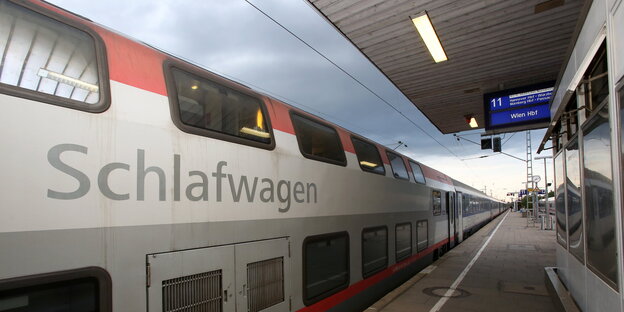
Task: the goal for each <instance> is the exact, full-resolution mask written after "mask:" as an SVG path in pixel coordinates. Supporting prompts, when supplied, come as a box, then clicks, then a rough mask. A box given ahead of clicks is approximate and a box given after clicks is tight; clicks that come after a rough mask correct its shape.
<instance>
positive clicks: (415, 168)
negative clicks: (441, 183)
mask: <svg viewBox="0 0 624 312" xmlns="http://www.w3.org/2000/svg"><path fill="white" fill-rule="evenodd" d="M410 167H412V174H414V180H416V182H418V183H422V184H425V183H426V181H425V175H424V174H423V172H422V168H420V165H419V164H417V163H415V162H413V161H410Z"/></svg>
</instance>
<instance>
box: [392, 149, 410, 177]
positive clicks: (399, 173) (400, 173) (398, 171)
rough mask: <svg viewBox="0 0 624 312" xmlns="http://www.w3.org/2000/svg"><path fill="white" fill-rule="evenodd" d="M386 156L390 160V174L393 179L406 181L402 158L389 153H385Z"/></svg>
mask: <svg viewBox="0 0 624 312" xmlns="http://www.w3.org/2000/svg"><path fill="white" fill-rule="evenodd" d="M386 154H387V155H388V159H389V160H390V167H391V168H392V174H393V175H394V177H395V178H397V179H403V180H408V179H409V175H408V174H407V169H406V168H405V163H404V162H403V157H401V156H399V155H398V154H395V153H391V152H387V153H386Z"/></svg>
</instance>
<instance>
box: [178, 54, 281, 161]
mask: <svg viewBox="0 0 624 312" xmlns="http://www.w3.org/2000/svg"><path fill="white" fill-rule="evenodd" d="M191 71H195V70H194V69H192V68H189V71H186V70H181V69H179V68H177V67H174V65H172V66H171V69H170V70H169V72H170V76H168V80H169V81H168V82H169V91H170V92H169V93H170V97H171V100H172V101H171V106H172V107H171V113H172V116H173V121H174V123H175V124H176V125H177V126H178V127H179V128H180V129H182V130H183V131H185V132H189V133H194V134H199V135H204V136H208V137H214V138H216V139H220V140H225V141H230V142H235V143H241V144H246V145H252V146H256V147H261V148H266V149H272V148H273V147H274V142H273V140H272V137H273V136H272V130H271V127H270V124H269V121H268V119H267V113H266V110H265V108H264V105H263V104H262V101H261V100H260V99H259V98H257V97H255V96H254V95H253V94H251V93H249V92H246V91H243V90H239V89H237V88H236V86H235V85H234V84H233V83H231V82H228V81H225V80H223V81H218V80H219V78H217V77H214V78H213V79H208V78H206V77H204V76H208V75H207V74H205V73H201V72H199V71H197V72H193V73H191ZM240 89H242V88H240Z"/></svg>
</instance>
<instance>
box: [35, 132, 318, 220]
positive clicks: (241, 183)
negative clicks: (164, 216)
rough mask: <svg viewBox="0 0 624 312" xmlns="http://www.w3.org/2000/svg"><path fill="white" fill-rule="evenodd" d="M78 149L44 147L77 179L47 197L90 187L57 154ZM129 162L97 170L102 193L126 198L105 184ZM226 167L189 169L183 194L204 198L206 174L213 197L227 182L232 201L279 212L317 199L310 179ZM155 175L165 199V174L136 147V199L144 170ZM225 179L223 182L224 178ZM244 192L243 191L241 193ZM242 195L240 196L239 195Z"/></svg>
mask: <svg viewBox="0 0 624 312" xmlns="http://www.w3.org/2000/svg"><path fill="white" fill-rule="evenodd" d="M66 152H67V153H70V152H74V153H82V154H85V155H87V152H88V148H87V147H86V146H82V145H77V144H59V145H56V146H53V147H52V148H51V149H50V150H49V151H48V162H49V163H50V165H52V167H54V168H56V169H57V170H59V171H61V172H63V173H64V174H67V175H69V176H71V177H73V178H74V179H76V180H77V181H78V188H77V189H76V190H74V191H71V192H63V191H57V190H51V189H48V194H47V195H48V197H49V198H54V199H64V200H71V199H78V198H81V197H83V196H85V195H86V194H87V193H88V192H89V190H90V189H91V180H90V179H89V177H88V176H87V175H86V174H85V173H84V172H82V171H80V170H79V169H76V168H74V167H72V166H70V165H68V164H66V163H64V162H63V161H61V154H63V153H66ZM180 161H181V159H180V155H178V154H174V156H173V175H174V179H173V200H174V201H180V197H181V184H180ZM130 167H131V166H130V165H129V164H126V163H121V162H112V163H109V164H106V165H104V166H103V167H102V168H101V169H100V170H99V173H98V177H97V185H98V188H99V190H100V192H101V193H102V195H104V196H106V197H107V198H109V199H112V200H129V199H130V194H129V193H123V194H120V193H117V192H114V191H113V190H112V189H111V187H110V185H109V176H110V174H111V172H113V171H114V170H125V171H130ZM226 167H227V162H226V161H219V162H218V163H217V166H216V170H215V171H214V172H212V173H211V174H210V175H209V174H207V173H205V172H202V171H189V172H188V175H189V177H197V178H198V180H199V182H194V183H190V184H188V185H187V186H186V190H185V195H186V198H187V199H188V200H190V201H208V193H209V192H208V187H209V184H210V183H209V179H210V177H212V178H214V185H215V190H216V192H215V193H216V201H217V202H222V201H223V188H224V184H228V185H229V188H228V190H229V191H230V196H231V198H232V200H233V201H234V202H236V203H238V202H240V201H241V200H246V201H247V202H249V203H252V202H255V201H256V200H257V198H259V199H260V201H261V202H263V203H274V202H276V199H277V201H279V202H280V203H281V204H282V205H280V206H281V207H278V210H279V212H287V211H288V210H290V206H291V201H292V200H294V201H295V202H296V203H311V202H312V203H317V188H316V184H314V183H304V182H299V181H297V182H294V183H293V182H291V181H288V180H279V181H278V182H277V183H275V181H273V180H272V179H269V178H259V177H253V178H249V177H247V176H245V175H241V176H240V177H235V176H234V175H232V174H228V173H226V172H225V169H226ZM150 173H151V174H152V175H155V176H157V177H158V200H159V201H166V199H167V195H166V193H167V192H166V186H167V178H166V175H165V171H164V170H163V169H162V168H160V167H157V166H150V167H147V168H146V167H145V151H144V150H142V149H139V150H137V162H136V200H139V201H143V200H145V179H146V177H147V176H148V174H150ZM224 181H225V182H224ZM243 193H244V194H243ZM243 195H244V196H243Z"/></svg>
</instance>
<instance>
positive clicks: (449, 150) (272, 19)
mask: <svg viewBox="0 0 624 312" xmlns="http://www.w3.org/2000/svg"><path fill="white" fill-rule="evenodd" d="M244 1H245V2H247V3H248V4H249V5H250V6H252V7H253V8H254V9H256V10H257V11H258V12H260V13H261V14H262V15H264V16H266V17H267V18H268V19H270V20H271V21H273V22H274V23H275V24H276V25H278V26H279V27H280V28H282V29H284V31H286V32H288V33H289V34H290V35H292V36H293V37H295V38H296V39H297V40H299V41H300V42H301V43H303V44H304V45H306V46H307V47H308V48H310V49H311V50H312V51H314V52H316V53H317V54H318V55H319V56H321V57H322V58H324V59H325V60H326V61H328V62H329V63H330V64H332V65H333V66H335V67H336V68H337V69H338V70H340V71H341V72H343V73H344V74H345V75H347V76H348V77H349V78H351V79H353V81H355V82H356V83H357V84H359V85H360V86H362V87H363V88H364V89H366V90H367V91H368V92H370V93H371V94H372V95H374V96H375V97H376V98H378V99H379V100H381V101H382V102H383V103H384V104H386V105H387V106H388V107H390V108H392V109H393V110H394V111H395V112H397V113H398V114H399V115H401V116H402V117H403V118H405V120H407V121H408V122H409V123H411V124H412V125H414V126H415V127H416V128H418V129H419V130H420V131H422V132H423V133H424V134H425V135H427V136H428V137H429V138H431V139H432V140H433V141H435V142H436V143H437V144H438V145H440V146H441V147H442V148H444V149H445V150H447V151H448V152H449V153H450V154H451V155H453V156H455V157H456V158H457V159H459V160H461V158H460V157H459V156H458V155H457V154H455V153H454V152H453V151H452V150H451V149H450V148H448V147H447V146H445V145H444V144H442V143H441V142H440V141H438V140H437V139H436V138H435V137H434V136H432V135H431V134H430V133H428V132H427V131H425V129H423V128H422V127H421V126H419V125H418V124H417V123H416V122H414V121H413V120H412V119H410V118H409V117H408V116H407V115H405V114H404V113H403V112H401V111H400V110H399V109H398V108H396V107H395V106H394V105H392V104H391V103H390V102H388V101H387V100H386V99H384V98H382V97H381V96H380V95H379V94H377V93H376V92H375V91H373V90H372V89H371V88H369V87H368V86H366V85H365V84H364V83H363V82H361V81H360V80H359V79H357V78H356V77H354V76H353V75H351V74H350V73H349V72H348V71H346V70H345V69H344V68H342V67H341V66H340V65H338V64H336V63H335V62H334V61H332V60H331V59H330V58H329V57H327V56H325V55H324V54H323V53H321V52H320V51H319V50H317V49H316V48H314V47H313V46H312V45H310V44H309V43H308V42H306V41H305V40H303V39H302V38H301V37H299V36H297V34H295V33H293V32H292V31H291V30H290V29H288V28H287V27H286V26H284V25H282V24H281V23H280V22H278V21H277V20H276V19H274V18H273V17H271V16H270V15H269V14H267V13H266V12H264V11H263V10H262V9H260V8H259V7H257V6H256V5H254V4H253V3H251V1H250V0H244Z"/></svg>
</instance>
